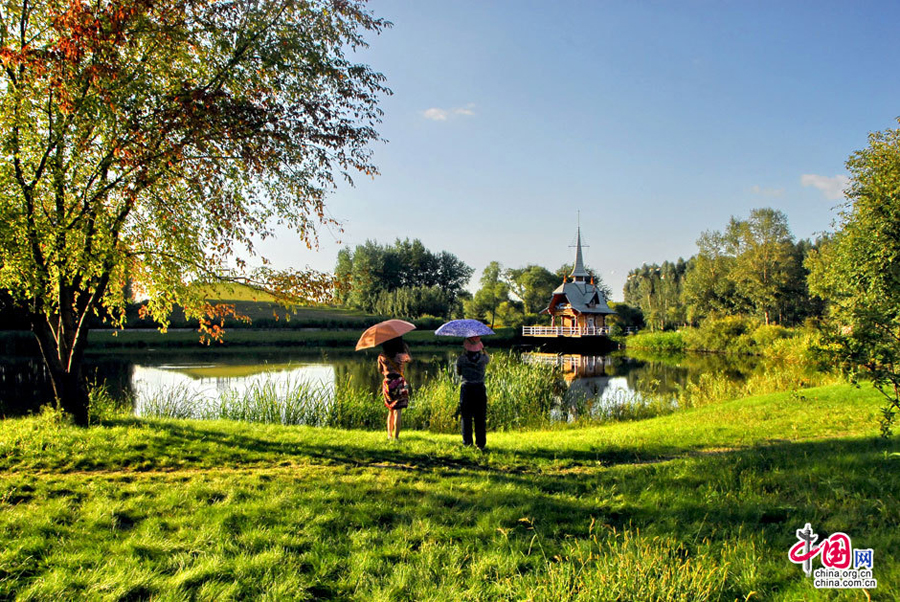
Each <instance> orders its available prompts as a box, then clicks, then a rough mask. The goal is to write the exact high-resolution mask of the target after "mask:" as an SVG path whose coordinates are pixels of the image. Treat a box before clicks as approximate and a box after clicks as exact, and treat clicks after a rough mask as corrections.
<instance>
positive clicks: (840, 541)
mask: <svg viewBox="0 0 900 602" xmlns="http://www.w3.org/2000/svg"><path fill="white" fill-rule="evenodd" d="M850 554H851V552H850V537H848V536H847V534H846V533H840V532H838V533H833V534H832V535H831V537H829V538H828V539H826V540H825V541H824V542H823V543H822V565H823V566H826V567H828V568H831V569H849V568H850Z"/></svg>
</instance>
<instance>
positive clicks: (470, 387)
mask: <svg viewBox="0 0 900 602" xmlns="http://www.w3.org/2000/svg"><path fill="white" fill-rule="evenodd" d="M486 417H487V389H485V388H484V383H464V384H463V385H462V386H461V387H460V388H459V421H460V425H461V426H462V438H463V445H472V430H473V429H474V431H475V445H477V446H478V447H479V448H482V447H484V444H485V436H484V431H485V428H486V426H487V424H486Z"/></svg>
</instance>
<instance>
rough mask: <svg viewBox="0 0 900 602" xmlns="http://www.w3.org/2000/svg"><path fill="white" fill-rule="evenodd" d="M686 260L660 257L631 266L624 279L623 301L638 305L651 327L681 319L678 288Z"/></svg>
mask: <svg viewBox="0 0 900 602" xmlns="http://www.w3.org/2000/svg"><path fill="white" fill-rule="evenodd" d="M687 269H688V264H686V263H685V262H684V260H683V259H681V258H679V259H678V262H677V263H670V262H668V261H664V262H663V264H662V265H661V266H659V265H656V264H652V265H647V264H644V265H643V266H641V267H640V268H637V269H634V270H631V271H630V272H629V273H628V278H627V279H626V280H625V288H624V295H625V303H627V304H629V305H631V306H634V307H637V308H639V309H640V311H641V314H642V315H643V322H644V323H646V325H647V326H649V327H650V329H651V330H666V329H668V328H674V327H677V326H680V325H682V324H684V323H685V320H686V319H687V318H686V315H685V308H684V304H683V302H682V288H683V285H684V276H685V272H686V270H687Z"/></svg>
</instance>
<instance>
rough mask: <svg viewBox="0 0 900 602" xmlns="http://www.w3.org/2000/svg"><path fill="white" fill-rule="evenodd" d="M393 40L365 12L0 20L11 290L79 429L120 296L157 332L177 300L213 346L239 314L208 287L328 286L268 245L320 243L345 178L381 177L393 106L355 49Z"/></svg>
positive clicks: (1, 189)
mask: <svg viewBox="0 0 900 602" xmlns="http://www.w3.org/2000/svg"><path fill="white" fill-rule="evenodd" d="M386 25H387V23H385V22H384V21H382V20H380V19H377V18H375V17H373V16H372V15H371V14H370V13H369V12H368V11H367V10H366V9H365V7H364V5H363V2H362V1H361V0H264V1H262V2H256V1H249V0H246V1H245V0H235V1H233V2H218V1H214V0H177V1H176V0H99V1H95V2H81V1H78V0H72V1H62V0H43V1H41V0H38V1H25V0H20V2H6V3H3V4H2V5H0V67H2V69H0V137H2V145H3V153H4V160H3V161H2V162H0V198H2V202H0V212H2V213H0V242H2V244H0V290H3V291H6V293H7V294H8V295H10V297H11V298H12V299H13V300H14V301H15V302H16V303H17V305H18V306H20V307H22V308H24V309H25V311H26V312H27V315H28V319H29V320H30V323H31V327H32V329H33V331H34V333H35V335H36V337H37V340H38V342H39V344H40V347H41V351H42V354H43V357H44V359H45V361H46V364H47V367H48V369H49V371H50V374H51V377H52V381H53V386H54V391H55V394H56V397H57V400H58V402H59V404H60V405H61V407H62V408H63V409H64V410H65V411H66V412H67V413H69V414H71V415H72V416H73V417H74V419H75V421H76V422H78V423H81V424H84V423H86V422H87V418H88V396H87V391H86V389H85V385H84V382H83V380H82V376H81V363H82V357H83V353H84V348H85V344H86V341H87V324H88V318H89V316H90V315H91V314H95V313H102V314H103V315H105V316H108V317H109V318H110V319H111V320H112V321H113V322H117V321H121V319H122V316H123V309H124V306H125V302H126V299H125V298H124V293H123V291H124V290H125V285H126V282H131V283H133V287H134V289H135V290H136V291H139V292H140V294H141V295H142V296H143V297H146V298H147V299H148V303H147V306H146V307H147V310H148V312H149V313H150V314H151V315H152V316H153V317H154V318H155V319H157V320H160V321H162V322H163V323H165V319H166V316H167V315H168V314H169V312H170V310H171V309H172V307H173V305H174V304H176V303H177V304H180V305H183V306H184V307H185V310H186V312H187V313H188V315H189V316H192V317H199V318H202V319H203V322H202V323H203V324H204V326H203V328H204V329H205V331H206V332H207V334H212V335H215V334H217V331H216V328H217V327H216V326H215V323H214V319H216V318H218V317H221V316H222V315H223V314H225V313H228V312H229V311H230V308H228V307H224V306H215V307H214V306H211V305H209V304H208V303H207V302H206V301H205V300H204V299H203V298H202V293H201V292H200V291H201V290H202V289H201V287H199V286H198V284H203V283H210V282H218V281H222V280H230V281H237V282H242V283H245V284H249V285H251V286H254V287H257V288H261V289H262V288H264V289H267V290H269V291H270V292H274V293H275V294H277V295H278V296H279V297H280V298H282V299H285V300H287V299H299V298H303V299H320V298H322V297H323V296H325V295H327V293H328V291H330V290H331V282H330V277H328V276H327V275H325V274H319V273H315V272H311V271H308V270H302V271H277V270H275V269H273V268H272V267H271V266H270V265H268V263H267V262H266V261H265V260H264V258H262V257H259V255H258V254H257V252H256V249H255V246H254V243H255V242H257V241H259V240H261V239H265V238H266V237H268V236H270V235H272V233H273V228H274V226H275V225H277V224H281V225H283V226H287V227H288V228H290V229H291V230H293V232H295V233H296V234H297V236H299V237H300V238H301V239H302V240H303V241H305V242H306V243H307V244H308V245H310V246H314V245H315V244H316V240H317V239H316V228H317V226H318V227H321V226H322V225H323V224H329V223H330V222H331V220H330V219H329V218H328V217H327V216H326V215H327V214H326V212H325V205H324V198H325V194H326V193H327V191H328V190H329V189H330V188H332V187H333V185H334V183H335V180H336V179H337V178H339V177H346V178H348V179H349V178H350V176H351V174H352V173H354V172H362V173H364V174H373V173H375V167H374V166H373V165H372V161H371V151H370V144H371V143H372V142H373V141H377V140H378V139H379V136H378V134H377V132H376V130H375V126H376V125H377V123H378V122H379V120H380V114H381V113H380V111H379V109H378V106H377V101H378V99H379V97H380V96H381V95H383V94H386V93H389V91H388V90H387V88H386V87H385V84H384V78H383V76H382V75H381V74H379V73H377V72H375V71H373V70H372V69H371V68H370V67H368V66H366V65H361V64H356V63H354V62H353V61H352V60H351V59H350V57H349V56H348V54H349V53H351V52H352V51H353V50H354V49H356V48H358V47H360V46H364V45H365V40H364V39H363V35H364V34H377V33H378V32H380V31H381V30H382V29H383V28H384V27H385V26H386ZM251 264H256V265H258V267H255V268H252V267H251Z"/></svg>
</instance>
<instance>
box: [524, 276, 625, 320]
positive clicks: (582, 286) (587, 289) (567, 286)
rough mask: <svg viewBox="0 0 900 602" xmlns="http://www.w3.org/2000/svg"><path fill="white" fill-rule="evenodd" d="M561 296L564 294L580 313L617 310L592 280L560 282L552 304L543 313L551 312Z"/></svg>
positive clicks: (602, 312) (608, 312) (551, 299)
mask: <svg viewBox="0 0 900 602" xmlns="http://www.w3.org/2000/svg"><path fill="white" fill-rule="evenodd" d="M559 296H563V297H565V298H566V300H567V301H568V302H569V305H571V306H572V309H573V310H574V311H576V312H578V313H580V314H614V313H616V312H615V311H613V310H611V309H610V308H609V305H607V304H606V297H605V296H604V295H603V293H602V292H600V291H599V290H598V289H597V287H596V286H594V285H593V284H591V283H590V282H565V283H563V284H560V285H559V286H558V287H557V289H556V290H555V291H553V296H552V297H551V298H550V305H549V306H548V307H547V308H546V309H544V310H543V311H542V312H541V313H550V308H551V307H553V306H555V305H556V304H557V303H558V301H557V299H558V298H559Z"/></svg>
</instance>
